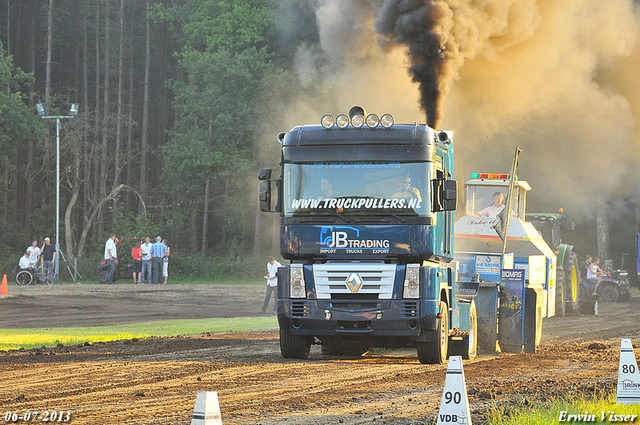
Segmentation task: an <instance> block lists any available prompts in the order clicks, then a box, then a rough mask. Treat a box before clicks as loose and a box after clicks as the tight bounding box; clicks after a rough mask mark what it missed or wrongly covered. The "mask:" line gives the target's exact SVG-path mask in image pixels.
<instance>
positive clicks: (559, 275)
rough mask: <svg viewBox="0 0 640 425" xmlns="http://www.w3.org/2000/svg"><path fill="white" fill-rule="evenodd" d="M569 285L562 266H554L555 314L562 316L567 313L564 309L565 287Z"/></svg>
mask: <svg viewBox="0 0 640 425" xmlns="http://www.w3.org/2000/svg"><path fill="white" fill-rule="evenodd" d="M568 286H569V285H567V284H566V282H565V274H564V269H563V268H562V266H557V267H556V316H558V317H564V316H565V314H566V313H567V311H566V303H565V300H566V297H567V292H566V291H567V290H566V288H567V287H568Z"/></svg>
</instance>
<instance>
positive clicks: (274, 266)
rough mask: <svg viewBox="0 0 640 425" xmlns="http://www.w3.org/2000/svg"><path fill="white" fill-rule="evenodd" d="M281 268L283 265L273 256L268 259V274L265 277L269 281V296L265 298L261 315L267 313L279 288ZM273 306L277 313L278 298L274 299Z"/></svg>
mask: <svg viewBox="0 0 640 425" xmlns="http://www.w3.org/2000/svg"><path fill="white" fill-rule="evenodd" d="M280 266H281V264H280V263H278V262H277V261H276V260H275V258H273V257H272V256H269V258H267V274H266V276H265V277H264V278H265V279H267V294H266V295H265V297H264V304H263V305H262V310H261V311H260V312H261V313H266V311H267V307H269V300H271V294H272V293H273V291H275V289H276V287H277V286H278V276H277V275H278V267H280ZM273 304H274V305H273V311H274V313H275V312H276V309H277V308H278V301H277V299H276V297H273Z"/></svg>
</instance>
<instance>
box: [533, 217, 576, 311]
mask: <svg viewBox="0 0 640 425" xmlns="http://www.w3.org/2000/svg"><path fill="white" fill-rule="evenodd" d="M526 217H527V219H526V221H528V222H529V223H531V224H533V226H534V227H535V228H536V230H538V232H540V235H542V238H543V239H544V240H545V242H547V245H549V247H550V248H551V249H552V250H553V252H554V253H555V254H556V256H557V258H558V263H557V264H558V265H557V267H556V315H558V316H564V315H566V314H567V313H571V312H573V311H576V310H577V309H578V284H579V282H580V268H579V267H580V266H579V263H578V254H576V252H575V251H574V247H573V245H569V244H566V243H564V242H563V241H562V232H563V231H572V230H573V228H574V225H573V221H571V220H567V219H564V218H563V217H562V211H560V212H558V213H540V214H538V213H530V214H529V213H528V214H527V215H526Z"/></svg>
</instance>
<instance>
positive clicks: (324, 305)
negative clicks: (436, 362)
mask: <svg viewBox="0 0 640 425" xmlns="http://www.w3.org/2000/svg"><path fill="white" fill-rule="evenodd" d="M343 304H344V303H340V302H339V301H335V302H332V301H318V300H307V299H300V300H297V299H281V300H278V322H279V324H280V328H288V329H291V332H292V333H293V334H294V335H311V336H317V337H323V336H326V337H329V336H330V337H345V336H347V337H372V338H376V337H411V338H412V339H415V340H422V338H430V336H427V335H430V334H431V333H433V332H435V330H436V329H437V314H438V304H437V302H436V301H431V300H426V301H421V300H409V299H400V300H384V301H378V302H375V303H373V304H371V303H363V304H365V306H364V307H363V308H358V303H355V304H354V303H348V305H346V306H345V307H341V305H343Z"/></svg>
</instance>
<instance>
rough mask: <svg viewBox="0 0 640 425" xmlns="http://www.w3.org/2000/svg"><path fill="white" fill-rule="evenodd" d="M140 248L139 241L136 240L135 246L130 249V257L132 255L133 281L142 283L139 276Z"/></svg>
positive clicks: (140, 272)
mask: <svg viewBox="0 0 640 425" xmlns="http://www.w3.org/2000/svg"><path fill="white" fill-rule="evenodd" d="M141 251H142V248H140V242H136V246H134V247H133V249H132V250H131V257H133V283H142V282H141V281H140V276H142V256H141Z"/></svg>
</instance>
